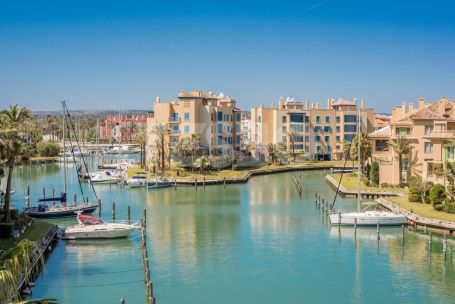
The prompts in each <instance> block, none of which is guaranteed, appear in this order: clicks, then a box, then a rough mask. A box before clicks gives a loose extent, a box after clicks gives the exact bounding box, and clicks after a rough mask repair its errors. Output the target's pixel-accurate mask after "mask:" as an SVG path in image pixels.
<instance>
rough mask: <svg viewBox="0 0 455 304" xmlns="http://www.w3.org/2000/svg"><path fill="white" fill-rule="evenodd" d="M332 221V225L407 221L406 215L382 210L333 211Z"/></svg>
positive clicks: (392, 224) (381, 223) (391, 224)
mask: <svg viewBox="0 0 455 304" xmlns="http://www.w3.org/2000/svg"><path fill="white" fill-rule="evenodd" d="M329 216H330V223H331V224H332V225H344V226H346V225H348V226H354V225H357V226H376V225H378V224H379V225H380V226H399V225H404V224H406V223H407V219H406V217H405V216H403V215H401V214H398V213H394V212H390V211H381V210H372V211H361V212H348V213H332V214H330V215H329Z"/></svg>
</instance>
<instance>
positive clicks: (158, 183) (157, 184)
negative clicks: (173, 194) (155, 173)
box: [147, 177, 172, 189]
mask: <svg viewBox="0 0 455 304" xmlns="http://www.w3.org/2000/svg"><path fill="white" fill-rule="evenodd" d="M171 186H172V182H171V181H170V180H167V179H165V178H162V177H157V178H156V179H155V180H149V181H148V182H147V188H148V189H158V188H166V187H171Z"/></svg>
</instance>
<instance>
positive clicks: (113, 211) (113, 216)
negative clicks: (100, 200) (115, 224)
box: [112, 202, 115, 221]
mask: <svg viewBox="0 0 455 304" xmlns="http://www.w3.org/2000/svg"><path fill="white" fill-rule="evenodd" d="M112 220H113V221H115V202H112Z"/></svg>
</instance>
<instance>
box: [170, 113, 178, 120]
mask: <svg viewBox="0 0 455 304" xmlns="http://www.w3.org/2000/svg"><path fill="white" fill-rule="evenodd" d="M178 120H179V113H172V115H171V121H178Z"/></svg>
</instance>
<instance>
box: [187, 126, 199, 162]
mask: <svg viewBox="0 0 455 304" xmlns="http://www.w3.org/2000/svg"><path fill="white" fill-rule="evenodd" d="M200 141H201V135H199V134H195V133H193V134H191V137H190V141H189V144H190V147H191V162H193V163H194V156H196V153H197V149H198V148H199V142H200Z"/></svg>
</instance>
